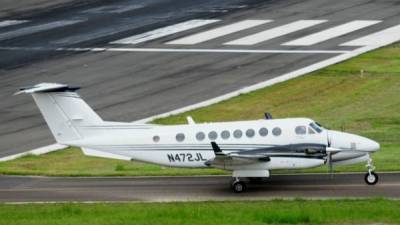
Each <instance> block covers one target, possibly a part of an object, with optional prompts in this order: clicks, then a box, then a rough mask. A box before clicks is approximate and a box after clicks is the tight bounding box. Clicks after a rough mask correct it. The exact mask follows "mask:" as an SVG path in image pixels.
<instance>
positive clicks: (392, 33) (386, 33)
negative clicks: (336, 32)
mask: <svg viewBox="0 0 400 225" xmlns="http://www.w3.org/2000/svg"><path fill="white" fill-rule="evenodd" d="M399 39H400V25H397V26H394V27H390V28H387V29H385V30H382V31H378V32H376V33H373V34H370V35H367V36H364V37H361V38H358V39H355V40H352V41H349V42H346V43H343V44H341V46H382V45H388V44H391V43H393V42H396V41H398V40H399Z"/></svg>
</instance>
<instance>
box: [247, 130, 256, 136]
mask: <svg viewBox="0 0 400 225" xmlns="http://www.w3.org/2000/svg"><path fill="white" fill-rule="evenodd" d="M255 133H256V132H255V131H254V130H253V129H248V130H246V136H247V137H249V138H252V137H254V134H255Z"/></svg>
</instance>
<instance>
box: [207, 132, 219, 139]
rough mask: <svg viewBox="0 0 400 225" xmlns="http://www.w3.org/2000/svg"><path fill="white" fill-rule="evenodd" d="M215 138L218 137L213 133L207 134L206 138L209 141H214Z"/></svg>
mask: <svg viewBox="0 0 400 225" xmlns="http://www.w3.org/2000/svg"><path fill="white" fill-rule="evenodd" d="M217 137H218V134H217V132H215V131H211V132H210V133H208V138H209V139H210V140H215V139H217Z"/></svg>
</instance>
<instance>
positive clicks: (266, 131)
mask: <svg viewBox="0 0 400 225" xmlns="http://www.w3.org/2000/svg"><path fill="white" fill-rule="evenodd" d="M258 133H259V134H260V136H262V137H265V136H267V135H268V130H267V128H265V127H263V128H261V129H260V130H258Z"/></svg>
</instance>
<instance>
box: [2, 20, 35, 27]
mask: <svg viewBox="0 0 400 225" xmlns="http://www.w3.org/2000/svg"><path fill="white" fill-rule="evenodd" d="M26 22H29V20H4V21H1V22H0V28H1V27H8V26H12V25H17V24H21V23H26Z"/></svg>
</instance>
